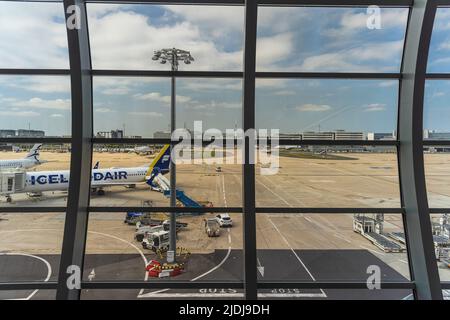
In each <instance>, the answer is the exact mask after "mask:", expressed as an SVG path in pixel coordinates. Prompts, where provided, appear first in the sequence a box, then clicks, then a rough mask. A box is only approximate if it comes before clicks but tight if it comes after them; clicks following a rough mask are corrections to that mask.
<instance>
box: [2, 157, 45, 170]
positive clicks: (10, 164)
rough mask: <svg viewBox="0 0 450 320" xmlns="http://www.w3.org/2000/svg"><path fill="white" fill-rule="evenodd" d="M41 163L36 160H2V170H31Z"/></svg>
mask: <svg viewBox="0 0 450 320" xmlns="http://www.w3.org/2000/svg"><path fill="white" fill-rule="evenodd" d="M38 164H39V162H37V161H36V160H34V159H15V160H0V170H4V169H29V168H32V167H34V166H37V165H38Z"/></svg>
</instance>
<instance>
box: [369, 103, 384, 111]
mask: <svg viewBox="0 0 450 320" xmlns="http://www.w3.org/2000/svg"><path fill="white" fill-rule="evenodd" d="M384 110H386V105H385V104H382V103H372V104H369V105H366V106H365V107H364V111H365V112H378V111H384Z"/></svg>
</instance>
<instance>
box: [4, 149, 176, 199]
mask: <svg viewBox="0 0 450 320" xmlns="http://www.w3.org/2000/svg"><path fill="white" fill-rule="evenodd" d="M169 166H170V148H169V145H165V146H164V147H163V148H162V149H161V151H160V152H159V154H158V155H157V156H156V157H155V159H154V160H153V161H152V163H151V164H150V166H148V167H147V166H141V167H131V168H109V169H92V174H91V191H92V192H95V193H97V195H104V194H105V191H104V190H103V189H104V188H105V187H110V186H126V187H134V186H136V184H137V183H144V182H147V183H148V184H149V185H150V184H151V180H153V179H154V177H155V176H156V175H158V174H165V173H167V172H169ZM24 174H25V180H24V182H25V183H24V187H23V188H21V189H19V190H16V191H13V192H11V191H10V192H8V193H6V192H2V190H1V188H0V194H1V195H4V196H6V198H7V201H8V202H10V201H11V196H10V195H11V194H16V193H29V194H40V193H42V192H45V191H67V190H68V189H69V182H70V170H59V171H40V172H26V173H24ZM149 181H150V182H149Z"/></svg>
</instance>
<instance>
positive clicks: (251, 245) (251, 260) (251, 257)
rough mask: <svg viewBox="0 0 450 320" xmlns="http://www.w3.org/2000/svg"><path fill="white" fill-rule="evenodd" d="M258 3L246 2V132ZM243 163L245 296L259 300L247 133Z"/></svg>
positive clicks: (251, 108) (250, 125)
mask: <svg viewBox="0 0 450 320" xmlns="http://www.w3.org/2000/svg"><path fill="white" fill-rule="evenodd" d="M257 16H258V5H257V2H256V0H246V1H245V31H244V37H245V38H244V39H245V40H244V41H245V42H244V74H243V84H242V85H243V101H242V102H243V103H242V106H243V108H242V124H243V130H244V132H248V131H247V130H253V129H254V128H255V79H256V78H255V76H256V72H255V71H256V70H255V69H256V27H257ZM244 138H245V141H244V143H243V145H244V150H243V151H244V155H243V156H244V157H243V159H244V164H243V167H242V201H243V203H242V207H243V208H242V210H243V212H242V215H243V216H242V220H243V223H244V228H243V232H244V235H243V237H244V248H243V249H244V250H243V254H244V289H245V299H247V300H256V299H257V298H258V290H257V269H256V266H257V252H256V212H255V165H254V163H251V161H250V160H251V158H253V157H251V156H250V153H251V152H254V151H255V149H254V147H255V146H254V145H253V143H252V144H251V143H250V142H252V141H251V140H250V139H248V136H247V135H244Z"/></svg>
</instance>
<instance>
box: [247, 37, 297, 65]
mask: <svg viewBox="0 0 450 320" xmlns="http://www.w3.org/2000/svg"><path fill="white" fill-rule="evenodd" d="M293 48H294V44H293V34H292V33H291V32H285V33H280V34H277V35H274V36H269V37H258V41H257V43H256V64H257V69H264V70H270V69H272V68H274V67H275V66H274V64H275V63H276V62H280V61H285V60H286V58H287V57H289V56H290V55H291V54H292V53H293V52H294V50H293Z"/></svg>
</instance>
